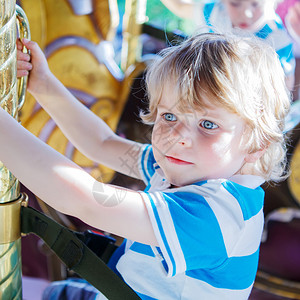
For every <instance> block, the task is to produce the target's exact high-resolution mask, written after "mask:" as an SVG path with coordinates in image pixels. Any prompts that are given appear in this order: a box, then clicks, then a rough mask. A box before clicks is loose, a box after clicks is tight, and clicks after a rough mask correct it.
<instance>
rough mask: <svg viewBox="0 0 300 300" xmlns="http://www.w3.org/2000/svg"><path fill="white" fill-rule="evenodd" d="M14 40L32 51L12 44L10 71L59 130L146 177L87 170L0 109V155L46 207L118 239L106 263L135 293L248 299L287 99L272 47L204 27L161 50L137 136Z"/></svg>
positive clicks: (102, 159)
mask: <svg viewBox="0 0 300 300" xmlns="http://www.w3.org/2000/svg"><path fill="white" fill-rule="evenodd" d="M23 43H24V45H25V46H26V47H27V48H28V49H29V50H30V51H31V55H32V56H31V62H29V60H30V57H29V55H28V54H24V53H21V52H20V49H21V48H22V45H21V44H18V48H19V51H18V57H19V58H18V75H19V76H24V75H26V74H28V72H29V71H30V76H29V84H28V90H29V91H30V93H32V95H33V96H34V97H35V98H36V99H37V100H38V101H39V103H40V104H41V105H42V106H43V107H44V109H45V110H46V111H47V112H48V113H49V114H50V115H51V117H52V118H53V119H54V120H55V121H56V123H57V124H58V125H59V127H60V128H61V129H62V130H63V132H64V133H65V135H66V136H67V137H68V138H69V139H70V141H71V142H72V143H73V144H74V145H76V147H77V148H78V149H79V150H80V151H82V152H83V153H84V154H85V155H87V156H88V157H90V158H91V159H93V160H95V161H96V162H98V163H101V164H106V165H107V166H108V167H110V168H112V169H115V170H116V171H118V172H122V173H124V174H126V175H128V176H133V177H135V178H139V179H141V180H144V181H145V183H146V184H147V188H146V190H145V191H132V190H128V189H125V188H121V187H116V186H111V185H108V184H103V183H101V182H98V181H96V180H95V179H94V178H92V177H91V176H90V175H89V174H88V173H87V172H85V171H84V170H82V169H80V168H79V167H78V166H77V165H76V164H74V163H73V162H71V161H69V160H68V159H67V158H66V157H64V156H62V155H61V154H59V153H57V152H56V151H54V150H53V149H52V148H50V147H49V146H48V145H46V144H45V143H43V142H42V141H40V140H39V139H38V138H36V137H35V136H33V135H32V134H31V133H29V132H28V131H27V130H26V129H24V128H23V127H22V126H21V125H20V124H19V123H18V122H17V121H16V120H14V119H13V118H12V117H11V116H10V115H8V114H7V113H6V112H5V111H4V110H3V109H0V140H1V147H0V160H1V161H2V162H3V163H4V164H5V165H6V166H7V167H8V168H9V169H10V170H11V171H12V172H13V174H14V175H15V176H16V177H17V178H19V180H20V181H21V182H22V183H23V184H24V185H25V186H27V187H28V188H29V189H30V190H31V191H33V192H34V193H35V194H36V195H37V196H38V197H39V198H41V199H43V200H44V201H45V202H46V203H48V204H49V205H51V206H52V207H54V208H55V209H57V210H59V211H61V212H63V213H66V214H69V215H73V216H76V217H78V218H80V219H81V220H83V221H84V222H86V223H88V224H90V225H91V226H93V227H96V228H99V229H101V230H104V231H108V232H111V233H114V234H116V235H119V236H121V237H124V238H126V239H127V240H126V241H125V243H126V246H125V249H126V251H125V253H124V254H123V255H122V256H121V257H120V259H119V261H118V263H117V270H118V271H119V272H120V274H121V275H122V277H123V279H124V280H125V282H126V283H127V284H129V285H130V286H131V287H132V288H133V289H134V290H135V292H136V293H137V294H138V295H139V296H140V297H141V299H187V300H192V299H215V300H219V299H239V300H241V299H247V298H248V296H249V294H250V292H251V288H252V286H253V283H254V279H255V275H256V271H257V266H258V257H259V245H260V240H261V234H262V229H263V223H264V216H263V201H264V192H263V189H262V188H261V187H260V185H261V184H262V183H263V182H265V181H270V180H275V181H278V180H281V179H282V178H284V171H285V142H284V136H283V133H282V130H283V128H284V119H285V116H286V114H287V113H288V111H289V107H290V99H289V93H288V90H287V88H286V85H285V82H284V73H283V70H282V68H281V65H280V62H279V60H278V58H277V55H276V53H275V51H274V50H273V49H272V48H271V47H269V46H267V45H265V43H261V42H260V41H257V40H255V39H246V38H241V37H237V36H225V35H219V34H215V33H206V34H198V35H195V36H193V37H191V38H189V39H187V40H186V41H184V42H183V43H182V44H180V45H178V46H173V47H170V48H167V49H164V50H163V52H162V53H161V56H162V58H157V60H155V61H154V62H153V64H152V65H151V66H150V67H149V69H148V71H147V75H146V83H147V88H148V92H149V111H147V112H144V113H143V114H142V118H143V119H144V121H145V122H147V123H149V124H154V127H153V133H152V144H146V145H143V144H140V143H136V142H133V141H129V140H127V139H124V138H121V137H119V136H117V135H116V134H115V133H114V132H112V130H111V129H110V128H109V127H108V126H107V125H106V124H105V123H104V122H103V121H102V120H101V119H100V118H98V117H97V116H95V115H94V114H93V113H92V112H91V111H89V110H88V109H87V108H86V107H85V106H83V105H82V104H81V103H80V102H79V101H77V99H75V98H74V97H73V96H72V95H71V94H70V93H69V92H68V90H67V89H66V88H65V87H64V86H63V85H62V84H61V83H60V82H59V81H58V80H57V79H56V78H55V77H54V75H53V74H52V73H51V72H50V70H49V68H48V65H47V61H46V59H45V57H44V55H43V53H42V51H41V50H40V48H39V47H38V45H37V44H36V43H34V42H31V41H27V40H23ZM8 133H9V134H8ZM121 159H122V160H121ZM124 160H126V165H124V163H123V162H124ZM130 164H131V168H130V169H128V167H127V166H128V165H130ZM99 297H100V296H99Z"/></svg>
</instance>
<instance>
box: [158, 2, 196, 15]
mask: <svg viewBox="0 0 300 300" xmlns="http://www.w3.org/2000/svg"><path fill="white" fill-rule="evenodd" d="M161 2H162V3H163V4H164V5H165V6H166V7H167V8H168V9H169V10H170V11H171V12H172V13H174V14H175V15H177V16H178V17H180V18H186V19H190V18H193V17H194V9H195V3H194V1H193V0H161Z"/></svg>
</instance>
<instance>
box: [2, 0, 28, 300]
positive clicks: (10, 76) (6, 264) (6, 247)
mask: <svg viewBox="0 0 300 300" xmlns="http://www.w3.org/2000/svg"><path fill="white" fill-rule="evenodd" d="M16 15H17V16H18V19H19V32H20V35H21V36H22V37H27V38H29V37H30V34H29V27H28V22H27V20H26V16H25V14H24V12H23V11H22V9H20V8H18V11H17V13H16V1H15V0H0V53H1V55H0V106H1V107H2V108H4V109H5V110H6V111H7V112H8V113H9V114H11V115H12V116H13V117H14V118H16V119H18V111H19V109H20V107H21V106H22V104H23V102H24V95H25V85H26V80H27V79H22V80H20V81H19V83H18V81H17V74H16V70H17V68H16V63H17V59H16V55H17V52H16V39H17V26H16ZM23 23H26V24H27V25H24V24H23ZM24 26H26V28H25V29H24V28H23V27H24ZM18 86H19V88H18ZM18 90H19V91H18ZM7 134H9V132H8V133H7ZM0 143H1V141H0ZM21 202H22V199H21V197H20V191H19V183H18V180H17V179H16V178H15V177H14V176H13V175H12V174H11V172H10V171H9V170H8V169H7V168H6V167H5V166H4V165H3V163H1V162H0V299H1V300H14V299H22V266H21V233H20V207H21Z"/></svg>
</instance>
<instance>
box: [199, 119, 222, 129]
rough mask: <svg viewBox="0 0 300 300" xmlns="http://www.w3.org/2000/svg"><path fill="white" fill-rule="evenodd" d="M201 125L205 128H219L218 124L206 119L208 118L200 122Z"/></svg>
mask: <svg viewBox="0 0 300 300" xmlns="http://www.w3.org/2000/svg"><path fill="white" fill-rule="evenodd" d="M200 125H201V127H203V128H205V129H216V128H219V126H218V125H217V124H215V123H214V122H211V121H208V120H204V121H202V122H201V123H200Z"/></svg>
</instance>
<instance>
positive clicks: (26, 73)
mask: <svg viewBox="0 0 300 300" xmlns="http://www.w3.org/2000/svg"><path fill="white" fill-rule="evenodd" d="M28 75H29V72H28V71H26V70H18V71H17V77H18V78H19V77H24V76H28Z"/></svg>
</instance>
